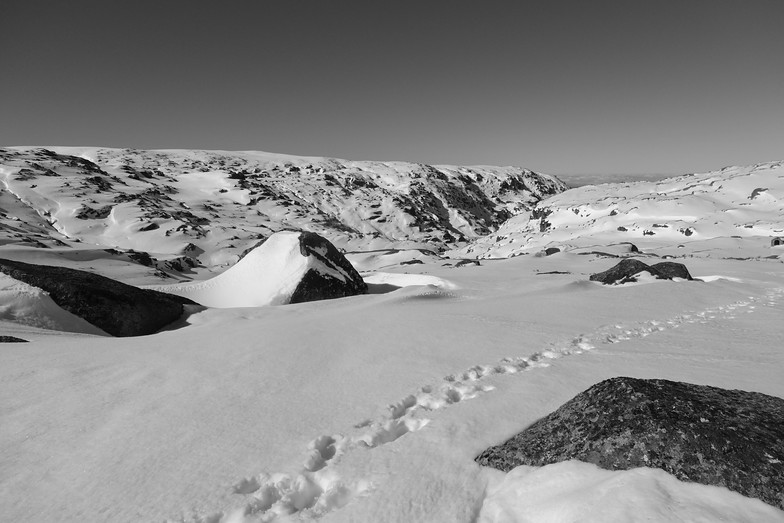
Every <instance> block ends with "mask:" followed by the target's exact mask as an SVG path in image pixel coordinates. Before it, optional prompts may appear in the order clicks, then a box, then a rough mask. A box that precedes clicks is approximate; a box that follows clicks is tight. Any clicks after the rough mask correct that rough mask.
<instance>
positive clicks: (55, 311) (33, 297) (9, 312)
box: [0, 273, 108, 336]
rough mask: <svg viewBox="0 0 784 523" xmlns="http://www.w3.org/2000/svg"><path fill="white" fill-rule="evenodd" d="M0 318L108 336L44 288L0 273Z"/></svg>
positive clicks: (23, 323) (40, 326)
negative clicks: (61, 304)
mask: <svg viewBox="0 0 784 523" xmlns="http://www.w3.org/2000/svg"><path fill="white" fill-rule="evenodd" d="M0 320H3V321H12V322H14V323H21V324H22V325H29V326H31V327H38V328H40V329H49V330H57V331H64V332H81V333H85V334H97V335H100V336H108V334H106V333H105V332H104V331H102V330H101V329H99V328H98V327H96V326H95V325H93V324H92V323H90V322H88V321H87V320H84V319H82V318H80V317H79V316H76V315H75V314H72V313H70V312H68V311H67V310H65V309H63V308H61V307H60V306H59V305H57V304H56V303H55V302H54V300H52V298H51V297H50V296H49V294H48V293H47V292H46V291H43V290H41V289H39V288H38V287H33V286H32V285H28V284H26V283H24V282H21V281H19V280H17V279H14V278H12V277H10V276H8V275H6V274H2V273H0Z"/></svg>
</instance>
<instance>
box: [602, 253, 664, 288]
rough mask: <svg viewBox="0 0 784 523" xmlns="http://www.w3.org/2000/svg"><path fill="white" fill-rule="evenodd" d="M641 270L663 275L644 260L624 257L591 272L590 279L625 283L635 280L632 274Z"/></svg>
mask: <svg viewBox="0 0 784 523" xmlns="http://www.w3.org/2000/svg"><path fill="white" fill-rule="evenodd" d="M643 271H648V272H650V273H651V274H653V275H654V276H656V277H663V276H662V275H661V274H660V273H659V272H658V271H656V270H655V269H651V268H650V266H649V265H648V264H647V263H645V262H641V261H640V260H635V259H634V258H624V259H623V260H621V261H620V262H619V263H618V264H617V265H615V266H613V267H612V268H610V269H607V270H606V271H604V272H600V273H597V274H591V277H590V280H591V281H598V282H602V283H604V284H611V283H627V282H630V281H636V279H635V278H634V276H635V275H637V274H639V273H641V272H643Z"/></svg>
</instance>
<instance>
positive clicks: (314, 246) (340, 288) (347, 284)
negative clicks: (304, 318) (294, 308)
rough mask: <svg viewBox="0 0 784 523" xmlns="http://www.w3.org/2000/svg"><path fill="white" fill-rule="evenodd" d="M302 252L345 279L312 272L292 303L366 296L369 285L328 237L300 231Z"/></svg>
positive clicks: (302, 281) (309, 272)
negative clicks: (359, 295) (358, 295)
mask: <svg viewBox="0 0 784 523" xmlns="http://www.w3.org/2000/svg"><path fill="white" fill-rule="evenodd" d="M299 251H300V253H301V254H302V255H303V256H306V257H307V256H313V257H315V258H316V259H318V260H319V261H320V262H321V263H323V264H324V265H326V266H327V267H329V268H331V269H332V270H334V271H337V272H339V273H340V274H342V275H343V276H344V279H343V280H340V279H338V278H335V277H333V276H330V275H328V274H323V273H321V272H319V271H316V270H314V269H310V270H308V271H307V272H306V273H305V275H304V276H303V277H302V279H301V280H300V282H299V283H298V284H297V287H296V289H294V293H293V294H292V295H291V300H290V301H289V303H302V302H306V301H317V300H328V299H332V298H342V297H345V296H355V295H357V294H367V291H368V286H367V284H366V283H365V280H363V279H362V276H360V275H359V273H358V272H357V270H356V269H355V268H354V266H353V265H351V262H349V261H348V260H347V259H346V257H345V256H343V255H342V254H341V253H340V251H339V250H337V248H336V247H335V246H334V245H332V243H330V242H329V240H327V239H326V238H324V237H322V236H319V235H318V234H316V233H314V232H301V233H300V236H299Z"/></svg>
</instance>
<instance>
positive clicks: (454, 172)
mask: <svg viewBox="0 0 784 523" xmlns="http://www.w3.org/2000/svg"><path fill="white" fill-rule="evenodd" d="M0 182H2V183H3V185H4V188H5V189H6V192H7V195H6V196H4V200H3V201H0V204H2V205H0V207H2V213H0V224H2V225H3V226H4V227H3V228H2V231H3V236H2V239H4V240H5V241H16V242H22V241H24V242H32V243H34V244H36V245H38V246H40V247H46V246H52V245H53V244H55V243H58V244H62V242H64V243H65V244H66V245H72V244H73V243H74V242H81V243H89V244H96V245H100V246H103V247H104V248H114V249H120V250H123V251H128V250H130V249H133V250H135V251H141V252H145V253H153V254H155V257H156V258H160V259H161V260H162V261H161V263H155V264H154V265H155V266H156V267H157V268H158V269H160V270H161V271H163V272H177V271H176V269H177V266H171V265H170V266H168V267H167V266H165V265H164V264H163V261H165V260H168V259H171V258H176V257H182V256H183V255H188V254H189V253H188V252H186V250H187V249H189V248H190V256H189V258H190V259H196V260H198V262H200V263H201V264H203V265H205V266H208V267H212V266H218V265H221V264H225V263H232V262H236V260H237V257H238V255H240V254H241V253H242V252H243V251H244V250H245V249H247V248H248V247H250V246H252V245H254V244H255V243H257V242H258V241H259V240H260V239H264V238H266V237H268V236H269V235H270V234H272V233H273V232H276V231H280V230H283V229H304V230H310V231H313V232H316V233H320V234H323V235H326V236H328V237H329V238H330V239H331V240H332V241H333V243H335V244H336V245H337V246H338V247H342V248H347V249H349V250H368V249H370V248H390V247H395V248H400V247H406V246H407V247H426V248H428V249H444V248H447V247H454V246H457V245H465V244H466V243H467V242H468V241H470V240H473V239H475V238H478V237H480V236H482V235H485V234H488V233H490V232H492V231H494V230H495V229H496V228H497V227H498V226H499V225H500V224H501V223H503V222H504V221H505V220H506V219H508V218H509V217H511V216H514V215H516V214H519V213H521V212H524V211H526V210H528V209H530V208H532V207H533V206H534V205H535V204H536V203H537V202H538V201H540V200H541V199H543V198H546V197H549V196H551V195H553V194H556V193H558V192H561V191H563V190H565V188H566V187H565V185H564V184H563V183H562V182H561V181H559V180H558V179H556V178H554V177H551V176H547V175H543V174H537V173H534V172H532V171H529V170H527V169H522V168H518V167H457V166H430V165H422V164H413V163H404V162H355V161H346V160H337V159H331V158H310V157H299V156H286V155H275V154H270V153H262V152H220V151H187V150H181V151H142V150H131V149H102V148H73V147H53V148H7V149H0ZM194 250H196V251H199V252H198V253H197V254H194ZM155 261H158V260H157V259H156V260H155ZM151 265H152V263H151Z"/></svg>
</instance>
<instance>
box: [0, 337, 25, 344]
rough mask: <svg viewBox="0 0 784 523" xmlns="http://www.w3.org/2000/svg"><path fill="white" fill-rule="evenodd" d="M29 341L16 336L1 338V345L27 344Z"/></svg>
mask: <svg viewBox="0 0 784 523" xmlns="http://www.w3.org/2000/svg"><path fill="white" fill-rule="evenodd" d="M28 341H29V340H23V339H22V338H17V337H16V336H0V343H27V342H28Z"/></svg>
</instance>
